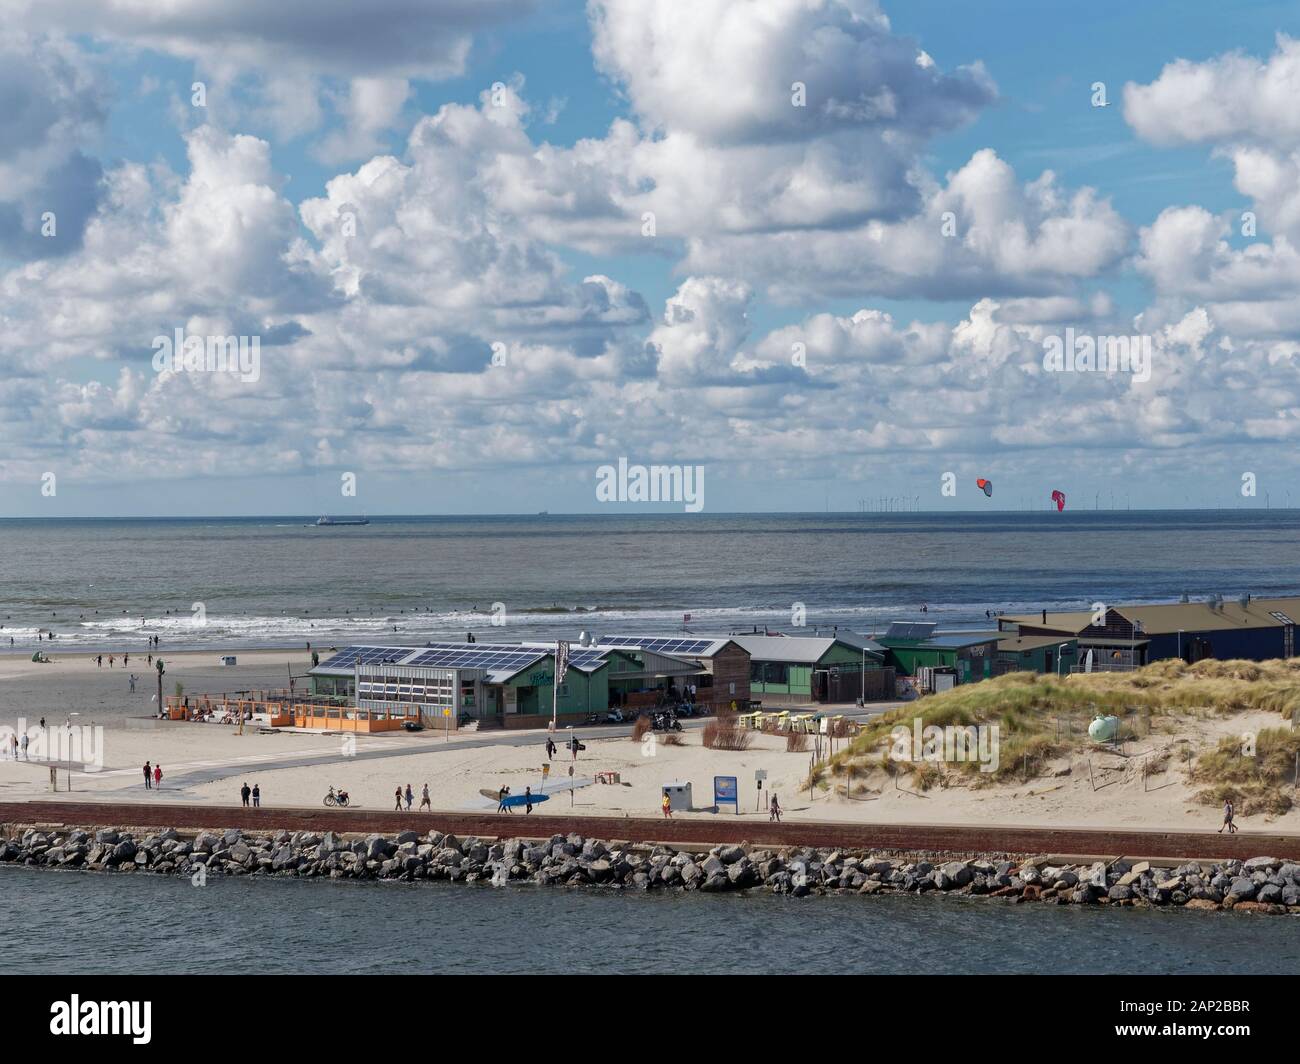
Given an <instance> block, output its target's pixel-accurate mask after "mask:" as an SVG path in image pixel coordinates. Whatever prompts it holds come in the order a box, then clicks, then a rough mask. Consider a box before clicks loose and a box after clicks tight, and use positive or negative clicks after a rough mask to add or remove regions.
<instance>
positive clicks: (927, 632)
mask: <svg viewBox="0 0 1300 1064" xmlns="http://www.w3.org/2000/svg"><path fill="white" fill-rule="evenodd" d="M938 627H939V626H938V625H937V624H935V623H934V622H932V621H890V622H889V627H888V628H887V629H885V638H886V639H929V638H930V637H931V636H932V635H934V630H935V629H936V628H938Z"/></svg>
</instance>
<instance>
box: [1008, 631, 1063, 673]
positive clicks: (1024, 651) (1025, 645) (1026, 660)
mask: <svg viewBox="0 0 1300 1064" xmlns="http://www.w3.org/2000/svg"><path fill="white" fill-rule="evenodd" d="M999 634H1000V635H1003V636H1004V638H1001V639H999V640H998V653H997V657H996V658H995V659H994V662H993V675H994V676H1001V675H1002V674H1003V673H1007V672H1041V673H1056V674H1058V675H1064V674H1066V673H1068V672H1069V671H1070V670H1071V669H1072V668H1073V667H1074V666H1075V665H1076V664H1078V661H1079V640H1078V639H1077V638H1076V637H1075V636H1061V635H1024V634H1022V633H1020V632H1005V633H1002V632H1000V633H999Z"/></svg>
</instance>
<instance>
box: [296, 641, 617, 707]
mask: <svg viewBox="0 0 1300 1064" xmlns="http://www.w3.org/2000/svg"><path fill="white" fill-rule="evenodd" d="M309 675H310V676H311V682H312V691H313V693H314V694H324V695H341V696H345V697H347V698H349V699H350V700H352V701H353V703H354V704H355V706H356V709H357V710H358V711H364V712H366V713H368V714H371V715H372V716H376V717H379V718H381V719H382V717H384V716H391V717H399V716H409V715H412V714H413V715H414V716H416V717H417V718H418V719H419V720H420V722H421V723H422V724H424V725H426V726H430V725H433V726H437V727H443V726H448V727H451V728H455V727H456V726H457V724H458V723H459V722H462V721H467V720H473V721H477V722H479V723H480V724H482V725H487V724H500V725H502V726H504V727H512V726H513V727H528V726H532V725H533V724H535V723H538V722H539V721H541V720H542V719H543V718H544V719H545V720H549V719H550V716H551V709H552V698H553V697H554V695H553V689H554V682H555V644H553V643H552V644H550V645H549V647H542V646H523V645H521V644H518V643H429V644H427V645H425V646H393V645H389V646H379V645H357V646H350V647H344V648H343V649H342V650H340V651H338V652H337V653H335V654H333V655H331V656H330V657H329V658H327V659H325V660H324V661H322V662H321V663H320V664H319V665H316V666H314V667H313V668H312V669H311V670H310V673H309ZM607 676H608V661H607V655H605V654H603V653H598V652H595V651H589V650H585V649H583V648H574V650H573V652H572V653H571V654H570V658H569V668H568V671H567V672H566V673H565V676H564V679H563V680H562V681H561V683H560V687H559V691H558V699H557V705H558V711H559V715H560V716H562V717H564V716H567V717H570V718H572V717H575V716H579V715H581V716H583V717H585V716H586V715H587V714H588V713H592V712H595V711H596V710H603V709H604V708H605V707H606V705H607V704H608V700H609V690H608V686H607Z"/></svg>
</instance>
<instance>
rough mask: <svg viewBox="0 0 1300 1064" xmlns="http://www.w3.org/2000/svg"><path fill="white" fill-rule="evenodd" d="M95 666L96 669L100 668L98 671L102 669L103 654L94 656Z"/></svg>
mask: <svg viewBox="0 0 1300 1064" xmlns="http://www.w3.org/2000/svg"><path fill="white" fill-rule="evenodd" d="M95 666H96V668H100V669H102V668H103V667H104V655H103V654H99V655H97V656H96V658H95Z"/></svg>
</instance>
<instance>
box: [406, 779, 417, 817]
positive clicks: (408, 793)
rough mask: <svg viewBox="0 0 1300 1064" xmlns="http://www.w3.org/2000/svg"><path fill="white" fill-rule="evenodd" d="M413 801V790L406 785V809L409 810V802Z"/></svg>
mask: <svg viewBox="0 0 1300 1064" xmlns="http://www.w3.org/2000/svg"><path fill="white" fill-rule="evenodd" d="M413 801H415V792H414V791H412V790H411V785H410V784H409V783H408V784H407V785H406V811H407V812H408V813H409V812H410V811H411V803H412V802H413Z"/></svg>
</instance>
